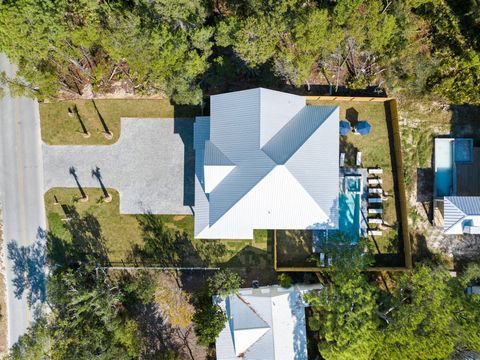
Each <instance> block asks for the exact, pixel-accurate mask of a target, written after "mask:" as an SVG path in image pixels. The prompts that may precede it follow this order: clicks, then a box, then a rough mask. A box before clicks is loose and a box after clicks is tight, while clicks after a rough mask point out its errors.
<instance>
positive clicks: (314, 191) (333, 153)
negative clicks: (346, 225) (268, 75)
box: [194, 88, 339, 239]
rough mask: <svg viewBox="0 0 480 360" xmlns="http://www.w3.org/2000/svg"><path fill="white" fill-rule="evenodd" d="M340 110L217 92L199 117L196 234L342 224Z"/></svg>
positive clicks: (270, 94)
mask: <svg viewBox="0 0 480 360" xmlns="http://www.w3.org/2000/svg"><path fill="white" fill-rule="evenodd" d="M338 127H339V111H338V107H336V106H309V105H306V101H305V98H304V97H302V96H297V95H292V94H286V93H281V92H278V91H273V90H267V89H262V88H258V89H251V90H244V91H237V92H233V93H227V94H221V95H215V96H212V97H211V116H210V117H197V118H196V123H195V132H194V142H195V145H194V146H195V152H196V155H195V164H196V165H195V170H196V179H195V237H196V238H204V239H220V238H222V239H252V238H253V230H254V229H320V228H337V227H338V193H339V185H338V177H339V169H338V153H339V135H338Z"/></svg>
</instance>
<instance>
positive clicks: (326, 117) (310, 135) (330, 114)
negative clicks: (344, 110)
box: [260, 104, 338, 165]
mask: <svg viewBox="0 0 480 360" xmlns="http://www.w3.org/2000/svg"><path fill="white" fill-rule="evenodd" d="M315 106H320V107H322V108H326V107H331V108H332V110H331V111H330V112H329V113H328V115H326V116H325V120H324V121H323V122H322V123H321V124H320V125H319V126H318V127H316V128H315V129H314V130H313V131H312V132H311V133H310V134H309V135H308V136H307V137H306V138H305V140H304V141H303V144H305V143H306V142H307V141H308V140H309V139H310V138H311V137H312V136H313V134H315V132H316V131H317V130H318V129H320V128H321V127H322V125H323V124H324V123H325V122H326V121H327V120H328V118H330V116H332V114H333V112H334V111H336V110H337V108H338V106H336V105H325V106H323V105H308V104H305V106H304V107H302V109H301V110H300V111H298V112H297V113H296V114H295V115H294V116H293V117H292V118H291V119H290V120H289V121H288V122H287V123H286V124H285V125H284V126H283V127H282V128H281V129H280V130H278V131H277V133H276V134H275V135H274V136H272V137H271V138H270V140H268V141H267V143H266V144H264V145H263V146H262V147H261V148H260V150H261V151H263V153H264V154H265V155H267V156H268V157H269V158H270V159H272V158H271V157H270V155H269V154H267V153H266V152H265V151H264V149H263V148H264V147H266V146H267V145H268V144H269V143H270V142H271V141H272V140H273V139H275V138H276V137H277V136H278V135H279V134H280V132H281V131H282V130H284V128H285V127H286V126H288V124H290V122H291V121H292V119H293V118H294V117H295V116H297V115H298V114H299V113H300V112H301V111H303V110H304V109H306V108H307V107H315ZM303 144H302V145H303ZM300 147H301V146H300ZM298 149H299V148H297V149H296V150H295V151H294V152H293V153H291V154H290V156H289V157H288V158H287V159H285V162H284V163H283V164H277V162H276V161H275V160H273V159H272V161H273V162H274V163H275V164H277V165H286V164H287V162H288V161H289V160H290V159H291V158H292V156H293V155H295V153H296V152H297V151H298Z"/></svg>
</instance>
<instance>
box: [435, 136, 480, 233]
mask: <svg viewBox="0 0 480 360" xmlns="http://www.w3.org/2000/svg"><path fill="white" fill-rule="evenodd" d="M434 164H435V168H434V170H435V181H434V221H435V224H436V225H437V226H442V227H443V231H444V233H445V234H448V235H461V234H480V180H479V179H480V146H479V144H478V142H477V141H475V140H474V139H470V138H437V139H435V156H434Z"/></svg>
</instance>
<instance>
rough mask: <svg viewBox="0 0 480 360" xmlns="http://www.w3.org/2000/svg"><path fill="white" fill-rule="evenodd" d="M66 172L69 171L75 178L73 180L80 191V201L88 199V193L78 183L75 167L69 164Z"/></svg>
mask: <svg viewBox="0 0 480 360" xmlns="http://www.w3.org/2000/svg"><path fill="white" fill-rule="evenodd" d="M68 172H69V173H70V175H72V176H73V178H74V179H75V182H76V183H77V187H78V190H79V191H80V195H81V196H82V198H81V199H80V201H82V202H86V201H88V195H87V194H86V193H85V191H84V190H83V188H82V185H80V182H79V181H78V176H77V171H76V170H75V167H73V166H71V167H70V169H68Z"/></svg>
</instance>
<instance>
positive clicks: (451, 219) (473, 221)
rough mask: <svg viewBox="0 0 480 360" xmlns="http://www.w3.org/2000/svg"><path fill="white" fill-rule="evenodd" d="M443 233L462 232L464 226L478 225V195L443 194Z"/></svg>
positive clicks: (479, 223) (479, 224)
mask: <svg viewBox="0 0 480 360" xmlns="http://www.w3.org/2000/svg"><path fill="white" fill-rule="evenodd" d="M443 213H444V216H443V217H444V219H443V221H444V227H443V231H444V232H445V234H463V229H464V226H465V225H467V223H468V224H469V225H473V226H480V196H445V197H444V205H443Z"/></svg>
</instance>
